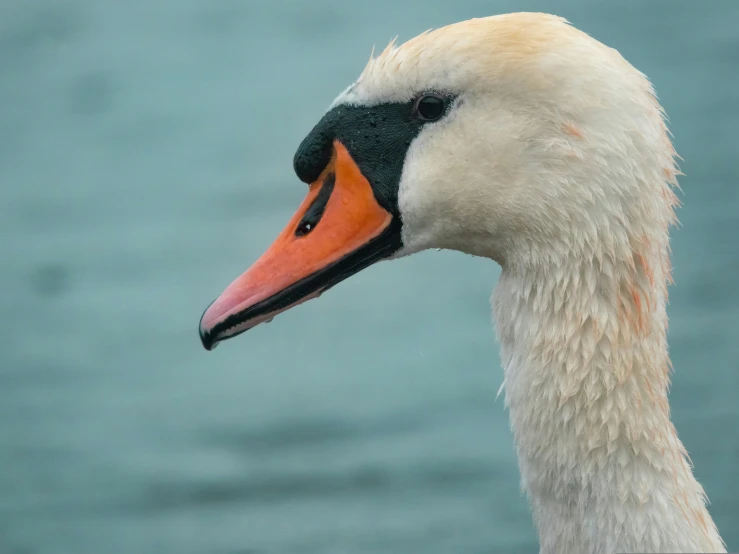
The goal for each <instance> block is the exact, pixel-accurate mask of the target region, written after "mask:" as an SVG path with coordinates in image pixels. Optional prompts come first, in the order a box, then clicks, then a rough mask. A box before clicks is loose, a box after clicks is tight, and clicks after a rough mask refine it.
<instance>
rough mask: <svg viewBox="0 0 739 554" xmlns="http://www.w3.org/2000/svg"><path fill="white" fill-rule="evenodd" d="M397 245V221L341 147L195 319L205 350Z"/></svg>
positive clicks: (336, 147)
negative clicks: (262, 246)
mask: <svg viewBox="0 0 739 554" xmlns="http://www.w3.org/2000/svg"><path fill="white" fill-rule="evenodd" d="M399 248H400V224H399V221H397V220H395V219H393V215H392V214H391V213H390V212H388V211H387V210H386V209H385V208H383V207H382V206H380V204H379V203H378V202H377V200H376V199H375V195H374V193H373V190H372V186H371V185H370V183H369V181H368V180H367V179H366V178H365V177H364V175H362V172H361V171H360V169H359V167H358V166H357V164H356V163H355V162H354V160H353V159H352V157H351V156H350V154H349V152H348V151H347V149H346V148H345V147H344V145H343V144H341V143H340V142H338V141H334V152H333V157H332V159H331V161H330V162H329V164H328V165H327V167H326V168H325V169H324V171H323V172H322V173H321V175H320V176H319V178H318V179H317V180H316V181H315V182H314V183H312V184H311V185H310V189H309V192H308V196H307V197H306V198H305V200H304V201H303V203H302V204H301V205H300V207H299V208H298V211H297V212H296V213H295V215H294V216H293V217H292V219H291V220H290V222H289V223H288V224H287V227H285V229H284V230H283V231H282V233H280V235H279V236H278V237H277V239H276V240H275V242H274V243H273V244H272V246H271V247H270V248H269V249H268V250H267V251H266V252H265V253H264V254H263V255H262V257H261V258H259V259H258V260H257V261H256V263H254V265H253V266H251V268H249V269H248V270H247V271H246V273H244V274H242V275H241V276H240V277H238V278H237V279H236V280H235V281H234V282H233V283H231V284H230V285H229V286H228V288H226V290H225V291H224V292H223V294H221V296H219V297H218V298H217V299H216V300H215V302H213V303H212V304H211V305H210V306H209V307H208V309H207V310H206V311H205V313H204V314H203V316H202V318H201V319H200V339H201V341H202V343H203V346H204V347H205V348H206V349H207V350H211V349H213V348H214V347H215V346H216V344H217V343H218V342H219V341H221V340H224V339H226V338H230V337H233V336H236V335H238V334H240V333H243V332H244V331H247V330H248V329H251V328H252V327H254V326H256V325H258V324H259V323H263V322H265V321H269V320H271V319H272V318H273V317H274V316H275V315H277V314H279V313H281V312H284V311H285V310H288V309H289V308H291V307H293V306H297V305H298V304H300V303H302V302H305V301H306V300H309V299H311V298H315V297H317V296H319V295H320V294H321V293H322V292H324V291H325V290H327V289H328V288H330V287H331V286H333V285H335V284H336V283H338V282H340V281H342V280H344V279H346V278H347V277H349V276H350V275H353V274H354V273H357V272H358V271H360V270H361V269H364V268H365V267H367V266H368V265H370V264H372V263H374V262H376V261H378V260H381V259H383V258H387V257H389V256H390V255H392V254H393V253H394V252H395V251H396V250H398V249H399Z"/></svg>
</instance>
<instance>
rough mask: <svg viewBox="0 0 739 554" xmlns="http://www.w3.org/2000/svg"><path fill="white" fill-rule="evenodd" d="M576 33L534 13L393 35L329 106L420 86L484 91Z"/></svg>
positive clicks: (398, 95)
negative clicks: (399, 39) (399, 38)
mask: <svg viewBox="0 0 739 554" xmlns="http://www.w3.org/2000/svg"><path fill="white" fill-rule="evenodd" d="M580 38H587V35H585V34H584V33H581V32H580V31H578V30H576V29H575V28H574V27H571V26H570V25H569V24H568V23H567V22H566V21H565V20H564V19H562V18H560V17H556V16H553V15H547V14H539V13H516V14H505V15H498V16H492V17H486V18H480V19H471V20H468V21H463V22H460V23H455V24H453V25H449V26H447V27H442V28H440V29H436V30H432V31H427V32H425V33H422V34H420V35H418V36H417V37H415V38H413V39H411V40H409V41H408V42H405V43H403V44H401V45H396V43H395V41H394V40H393V41H392V42H391V43H390V44H389V45H388V46H387V47H386V48H385V50H383V51H382V52H381V53H380V54H379V55H377V56H374V57H371V58H370V60H369V62H368V63H367V66H366V67H365V69H364V71H363V72H362V74H361V75H360V77H359V79H357V81H356V82H355V83H354V84H353V85H352V86H350V87H349V88H348V89H347V90H345V91H344V92H343V93H342V94H341V95H340V96H339V97H338V98H337V99H336V100H335V101H334V104H333V105H337V104H361V105H373V104H379V103H385V102H402V101H406V100H408V99H409V98H411V97H413V96H414V95H415V94H418V93H419V92H422V91H424V90H449V91H452V92H461V91H470V90H486V89H488V90H489V88H490V87H491V86H494V85H495V84H496V83H498V82H500V80H501V79H504V78H506V77H510V78H518V77H521V76H526V75H531V76H533V75H534V74H535V73H536V71H533V70H532V69H533V68H534V67H535V66H538V65H539V64H538V61H539V60H540V59H541V56H542V55H544V54H546V53H548V52H551V51H552V50H553V49H558V50H560V51H561V50H562V48H563V46H564V45H566V44H568V43H573V42H577V40H578V39H580ZM593 42H594V41H593Z"/></svg>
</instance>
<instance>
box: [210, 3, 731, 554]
mask: <svg viewBox="0 0 739 554" xmlns="http://www.w3.org/2000/svg"><path fill="white" fill-rule="evenodd" d="M676 156H677V154H676V153H675V151H674V149H673V147H672V144H671V141H670V138H669V135H668V131H667V128H666V125H665V117H664V113H663V110H662V108H661V106H660V105H659V104H658V101H657V99H656V97H655V95H654V92H653V89H652V86H651V85H650V83H649V81H648V80H647V78H646V77H645V76H644V75H643V74H642V73H640V72H639V71H637V70H636V69H635V68H634V67H633V66H631V65H630V64H629V63H628V62H627V61H626V60H624V58H623V57H621V55H620V54H619V53H618V52H617V51H616V50H613V49H611V48H608V47H606V46H605V45H603V44H602V43H600V42H598V41H597V40H595V39H593V38H591V37H590V36H589V35H587V34H585V33H583V32H581V31H579V30H578V29H576V28H575V27H573V26H572V25H570V24H569V23H568V22H567V21H566V20H564V19H562V18H559V17H556V16H552V15H546V14H535V13H518V14H506V15H499V16H493V17H488V18H481V19H473V20H469V21H465V22H461V23H456V24H453V25H450V26H447V27H444V28H441V29H437V30H433V31H429V32H426V33H423V34H421V35H419V36H417V37H416V38H413V39H411V40H410V41H408V42H406V43H404V44H402V45H397V44H396V43H395V42H394V41H393V42H391V43H390V45H389V46H388V47H387V48H386V49H385V50H384V51H383V52H381V53H380V54H379V55H377V56H370V60H369V62H368V64H367V66H366V68H365V69H364V71H363V72H362V73H361V75H360V77H359V78H358V79H357V80H356V81H355V82H354V83H353V84H352V85H351V86H349V87H348V88H347V89H346V90H344V91H343V92H342V93H341V94H339V96H338V97H337V98H336V99H335V100H334V101H333V103H332V104H331V105H330V107H329V109H328V111H327V112H326V113H325V115H324V116H323V117H322V119H321V120H320V121H319V122H318V124H317V125H316V126H315V127H314V128H313V130H312V131H311V132H310V133H309V134H308V136H307V137H306V138H305V139H304V140H303V142H302V143H301V145H300V147H299V148H298V150H297V152H296V154H295V158H294V169H295V172H296V174H297V176H298V177H299V178H300V179H301V180H302V181H304V182H305V183H307V184H308V185H309V190H308V194H307V197H306V198H305V201H304V202H303V203H302V204H301V206H300V207H299V208H298V210H297V212H296V213H295V215H294V216H293V217H292V219H291V220H290V222H289V223H288V224H287V226H286V227H285V229H284V231H283V232H282V233H281V234H280V235H279V236H278V237H277V239H276V240H275V242H274V243H273V244H272V246H271V247H270V248H269V249H268V250H267V251H266V252H265V253H264V255H263V256H262V257H261V258H260V259H259V260H257V261H256V262H255V263H254V264H253V265H252V266H251V268H250V269H248V270H247V271H246V273H244V274H243V275H241V276H240V277H238V278H237V279H236V280H235V281H234V282H233V283H232V284H231V285H229V286H228V287H227V288H226V289H225V291H224V292H223V293H222V294H221V295H220V296H219V297H218V298H217V299H216V300H215V302H213V303H212V304H211V305H210V306H209V307H208V308H207V310H206V311H205V313H204V314H203V316H202V318H201V321H200V337H201V340H202V343H203V345H204V346H205V348H206V349H208V350H210V349H211V348H213V347H215V345H216V344H217V343H218V342H219V341H223V340H224V339H226V338H229V337H233V336H236V335H238V334H240V333H242V332H244V331H246V330H247V329H250V328H252V327H254V326H255V325H257V324H259V323H262V322H265V321H269V320H271V319H272V318H273V317H274V316H275V315H276V314H278V313H280V312H283V311H285V310H287V309H289V308H291V307H293V306H296V305H298V304H300V303H302V302H304V301H306V300H308V299H311V298H315V297H317V296H318V295H320V294H321V293H322V292H324V291H326V290H327V289H328V288H330V287H331V286H333V285H335V284H337V283H338V282H340V281H342V280H343V279H345V278H347V277H349V276H350V275H352V274H354V273H357V272H358V271H361V270H362V269H364V268H365V267H367V266H369V265H371V264H373V263H375V262H377V261H380V260H386V259H392V258H398V257H401V256H406V255H409V254H412V253H415V252H419V251H422V250H425V249H429V248H436V249H439V248H441V249H454V250H458V251H461V252H464V253H467V254H472V255H475V256H485V257H487V258H490V259H492V260H494V261H495V262H497V263H498V264H499V265H500V266H501V268H502V269H501V275H500V278H499V281H498V283H497V286H496V288H495V291H494V293H493V296H492V305H493V312H494V319H495V322H496V329H497V335H498V339H499V341H500V344H501V357H502V365H503V368H504V387H505V402H506V406H507V408H508V410H509V413H510V421H511V428H512V432H513V435H514V439H515V448H516V455H517V458H518V462H519V466H520V472H521V481H522V486H523V489H524V490H525V492H526V494H527V496H528V498H529V502H530V505H531V510H532V513H533V518H534V522H535V525H536V528H537V531H538V536H539V541H540V547H541V552H542V553H570V554H572V553H588V554H601V553H604V554H605V553H612V552H726V550H725V545H724V543H723V541H722V539H721V537H720V536H719V533H718V531H717V529H716V526H715V524H714V522H713V520H712V519H711V516H710V515H709V513H708V511H707V509H706V503H707V498H706V495H705V493H704V491H703V489H702V487H701V485H700V484H699V483H698V481H697V480H696V479H695V477H694V475H693V472H692V469H691V465H690V462H689V459H688V456H687V453H686V451H685V448H684V447H683V445H682V443H681V442H680V440H679V439H678V436H677V433H676V430H675V428H674V426H673V424H672V422H671V420H670V411H669V406H668V399H667V387H668V380H669V372H670V367H671V366H670V361H669V357H668V350H667V342H666V324H667V316H666V310H665V305H666V302H667V290H666V288H667V285H668V284H669V283H670V272H671V266H670V259H669V245H668V242H669V236H668V231H669V228H670V226H671V224H673V223H674V222H675V215H674V208H675V207H676V205H677V204H678V201H677V199H676V196H675V194H674V188H675V187H677V180H676V176H677V175H678V174H679V170H678V168H677V165H676V161H675V159H676Z"/></svg>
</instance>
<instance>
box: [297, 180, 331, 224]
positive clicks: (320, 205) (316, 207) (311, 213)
mask: <svg viewBox="0 0 739 554" xmlns="http://www.w3.org/2000/svg"><path fill="white" fill-rule="evenodd" d="M335 183H336V175H335V174H334V173H329V174H328V175H327V176H326V179H325V180H324V181H323V185H321V190H320V191H318V196H316V198H315V200H313V202H312V203H311V205H310V206H309V207H308V209H307V210H306V212H305V215H304V216H303V218H302V219H301V220H300V223H298V226H297V228H296V229H295V236H296V237H304V236H305V235H307V234H308V233H310V232H311V231H312V230H313V229H315V228H316V225H318V222H319V221H321V218H322V217H323V212H324V211H325V210H326V205H327V204H328V200H329V198H330V197H331V193H332V192H333V190H334V184H335Z"/></svg>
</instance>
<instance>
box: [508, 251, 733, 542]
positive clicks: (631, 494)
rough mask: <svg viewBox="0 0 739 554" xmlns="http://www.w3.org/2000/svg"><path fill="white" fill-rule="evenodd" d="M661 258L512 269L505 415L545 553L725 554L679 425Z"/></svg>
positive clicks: (657, 254) (636, 256) (646, 254)
mask: <svg viewBox="0 0 739 554" xmlns="http://www.w3.org/2000/svg"><path fill="white" fill-rule="evenodd" d="M650 250H651V252H650ZM665 252H666V249H662V248H659V247H654V248H651V247H650V249H641V250H639V249H635V250H634V251H633V254H632V257H631V258H630V259H629V260H613V259H611V260H609V259H608V257H607V256H605V257H601V259H600V260H599V259H598V257H597V256H593V257H592V258H591V257H587V258H586V259H584V260H580V261H577V260H572V259H570V260H567V261H566V263H552V264H550V265H549V266H545V265H539V266H536V265H530V266H528V267H527V266H526V265H524V264H518V265H513V264H511V265H510V266H504V268H503V272H502V274H501V278H500V280H499V283H498V287H497V288H496V291H495V293H494V295H493V306H494V309H495V316H496V323H497V331H498V335H499V339H500V342H501V354H502V361H503V366H504V370H505V391H506V405H507V406H508V408H509V410H510V417H511V424H512V428H513V432H514V438H515V441H516V451H517V456H518V459H519V465H520V469H521V474H522V483H523V487H524V489H525V490H526V492H527V494H528V496H529V498H530V501H531V504H532V511H533V513H534V519H535V523H536V525H537V529H538V532H539V536H540V542H541V548H542V552H552V553H554V552H571V553H577V552H588V553H591V554H592V553H607V552H686V551H690V552H725V548H724V545H723V543H722V541H721V539H720V537H719V535H718V532H717V530H716V527H715V525H714V523H713V521H712V520H711V517H710V515H709V514H708V511H707V510H706V498H705V494H704V492H703V489H702V488H701V486H700V484H699V483H698V482H697V481H696V479H695V478H694V476H693V473H692V470H691V466H690V464H689V461H688V459H687V454H686V452H685V449H684V447H683V445H682V443H681V442H680V440H679V439H678V437H677V433H676V431H675V428H674V426H673V424H672V422H671V421H670V411H669V405H668V400H667V388H668V384H669V383H668V382H669V369H670V362H669V358H668V354H667V343H666V322H667V318H666V312H665V305H666V300H667V293H666V282H667V281H668V279H669V261H668V260H667V258H666V254H665Z"/></svg>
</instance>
